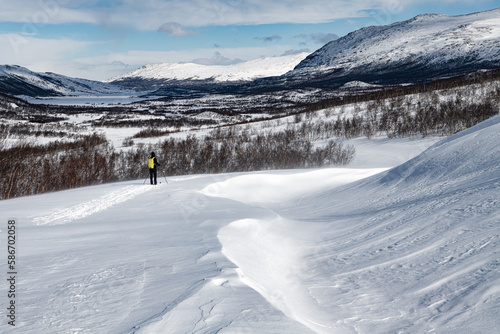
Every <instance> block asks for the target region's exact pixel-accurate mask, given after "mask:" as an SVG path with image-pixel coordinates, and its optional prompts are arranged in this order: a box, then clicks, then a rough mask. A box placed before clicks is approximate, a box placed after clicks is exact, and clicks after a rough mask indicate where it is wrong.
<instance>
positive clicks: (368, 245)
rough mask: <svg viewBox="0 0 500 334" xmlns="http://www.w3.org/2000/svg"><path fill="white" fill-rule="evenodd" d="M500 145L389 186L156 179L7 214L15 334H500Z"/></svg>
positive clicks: (427, 157) (356, 179) (22, 204)
mask: <svg viewBox="0 0 500 334" xmlns="http://www.w3.org/2000/svg"><path fill="white" fill-rule="evenodd" d="M499 136H500V117H498V116H497V117H495V118H492V119H490V120H488V121H486V122H483V123H481V124H480V125H478V126H476V127H474V128H471V129H469V130H467V131H464V132H462V133H459V134H457V135H454V136H451V137H449V138H446V139H444V140H442V141H440V142H438V143H436V144H435V145H433V146H432V147H430V148H429V149H427V150H426V151H425V152H423V153H422V154H420V155H418V156H416V157H415V158H413V159H411V160H409V161H407V162H406V163H404V164H402V165H400V166H398V167H396V168H393V169H390V170H387V169H360V168H351V169H348V168H328V169H318V170H295V171H274V172H260V173H237V174H220V175H192V176H183V177H172V178H168V184H166V179H165V178H161V177H160V179H159V181H162V184H160V185H159V186H150V185H144V184H143V180H137V181H131V182H124V183H115V184H107V185H101V186H95V187H87V188H81V189H73V190H69V191H63V192H58V193H52V194H44V195H38V196H31V197H25V198H17V199H13V200H7V201H2V202H0V212H2V219H3V220H4V223H3V225H2V226H0V229H1V232H2V233H1V234H2V235H3V237H2V238H1V240H2V241H1V242H2V243H4V242H6V240H7V238H6V233H5V232H6V229H5V227H6V224H7V220H8V219H14V220H15V221H16V224H17V227H18V229H17V233H18V234H17V237H18V238H17V243H16V247H17V249H18V253H17V254H19V257H18V259H17V260H18V262H17V271H18V279H17V281H16V286H15V288H16V305H17V309H16V311H17V313H16V316H17V318H16V329H17V330H19V331H22V332H23V333H148V334H149V333H302V334H303V333H397V332H408V333H422V332H438V333H451V332H453V333H471V332H479V333H494V332H498V331H499V330H500V320H499V318H498V314H499V312H500V283H499V282H500V270H499V265H500V257H499V251H500V212H499V210H498V208H499V206H500V205H499V204H500V203H499V201H500V199H499V196H498V194H499V188H500V169H499V164H500V153H499V149H498V143H499V142H500V141H499V139H500V138H499ZM4 245H5V244H4ZM6 262H7V261H4V263H2V270H3V271H4V273H6V272H7V271H8V270H7V265H6ZM7 283H8V282H7V281H6V280H4V281H3V283H1V285H0V289H1V290H2V291H7V290H8V287H7ZM1 300H2V302H3V305H7V303H8V300H7V297H5V296H4V297H3V299H1ZM5 318H6V317H4V320H3V322H2V324H1V325H0V326H1V330H2V331H4V330H6V329H9V325H8V324H7V322H6V320H5Z"/></svg>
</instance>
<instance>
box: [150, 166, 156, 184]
mask: <svg viewBox="0 0 500 334" xmlns="http://www.w3.org/2000/svg"><path fill="white" fill-rule="evenodd" d="M156 177H157V173H156V168H150V169H149V179H150V180H151V184H158V182H157V180H156ZM153 179H154V183H153Z"/></svg>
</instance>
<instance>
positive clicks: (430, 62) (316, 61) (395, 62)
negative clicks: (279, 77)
mask: <svg viewBox="0 0 500 334" xmlns="http://www.w3.org/2000/svg"><path fill="white" fill-rule="evenodd" d="M494 67H500V9H495V10H491V11H486V12H480V13H474V14H469V15H462V16H446V15H419V16H417V17H415V18H413V19H410V20H408V21H404V22H398V23H394V24H391V25H387V26H372V27H367V28H363V29H360V30H357V31H354V32H352V33H350V34H348V35H346V36H344V37H342V38H339V39H338V40H335V41H332V42H330V43H328V44H326V45H325V46H323V47H322V48H321V49H319V50H317V51H316V52H314V53H312V54H310V55H309V56H308V57H307V58H306V59H304V60H303V61H302V62H301V63H300V64H298V65H297V67H296V68H295V69H294V71H292V72H290V73H289V75H288V77H290V78H303V80H311V79H312V80H313V81H315V82H316V83H320V82H325V83H326V82H329V83H334V84H343V83H345V82H349V81H355V80H359V81H365V82H372V83H388V84H392V83H407V82H421V81H429V80H431V79H435V78H441V77H446V76H456V75H462V74H464V73H468V72H471V71H475V70H479V69H488V68H494Z"/></svg>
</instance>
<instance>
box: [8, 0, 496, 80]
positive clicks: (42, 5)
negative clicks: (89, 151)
mask: <svg viewBox="0 0 500 334" xmlns="http://www.w3.org/2000/svg"><path fill="white" fill-rule="evenodd" d="M498 7H500V0H440V1H435V0H308V1H304V0H273V1H269V0H253V1H250V0H212V1H208V0H141V1H137V0H121V1H120V0H16V1H12V0H0V45H1V49H0V64H16V65H21V66H26V67H28V68H29V69H31V70H34V71H39V72H45V71H51V72H56V73H60V74H65V75H69V76H75V77H82V78H89V79H95V80H105V79H107V78H110V77H112V76H115V75H119V74H123V73H125V72H128V71H131V70H134V69H136V68H138V67H140V66H142V65H145V64H148V63H159V62H197V63H202V64H207V65H217V64H231V63H236V62H239V61H244V60H251V59H255V58H259V57H274V56H281V55H286V54H293V53H298V52H303V51H306V52H312V51H315V50H317V49H318V48H320V47H321V46H323V45H324V44H325V43H327V42H328V41H330V40H333V39H335V38H338V37H342V36H344V35H346V34H348V33H349V32H351V31H354V30H357V29H360V28H362V27H365V26H370V25H386V24H390V23H393V22H396V21H402V20H406V19H409V18H412V17H414V16H416V15H419V14H426V13H438V14H446V15H462V14H468V13H472V12H478V11H484V10H490V9H494V8H498ZM499 19H500V18H499Z"/></svg>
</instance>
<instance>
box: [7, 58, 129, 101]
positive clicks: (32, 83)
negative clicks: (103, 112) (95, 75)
mask: <svg viewBox="0 0 500 334" xmlns="http://www.w3.org/2000/svg"><path fill="white" fill-rule="evenodd" d="M130 91H131V90H130V89H129V88H125V87H121V86H117V85H113V84H109V83H104V82H100V81H92V80H86V79H77V78H71V77H67V76H64V75H60V74H55V73H37V72H32V71H30V70H28V69H27V68H25V67H21V66H17V65H0V92H1V93H4V94H9V95H16V96H22V95H26V96H32V97H37V96H39V97H47V96H71V95H92V94H119V93H126V92H130Z"/></svg>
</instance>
